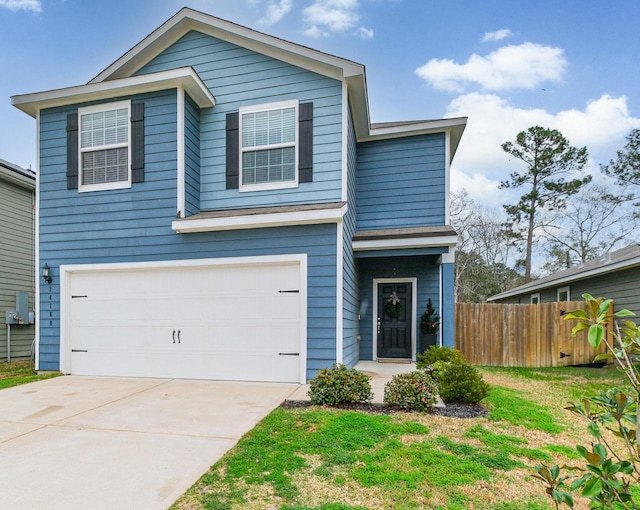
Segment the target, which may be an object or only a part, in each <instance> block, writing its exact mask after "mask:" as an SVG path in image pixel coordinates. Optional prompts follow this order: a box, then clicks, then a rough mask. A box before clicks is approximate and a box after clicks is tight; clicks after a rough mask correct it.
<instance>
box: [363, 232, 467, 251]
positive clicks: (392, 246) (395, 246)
mask: <svg viewBox="0 0 640 510" xmlns="http://www.w3.org/2000/svg"><path fill="white" fill-rule="evenodd" d="M457 240H458V238H457V236H437V237H405V238H400V239H374V240H365V241H353V242H352V243H351V247H352V248H353V251H367V250H385V249H389V250H399V249H403V248H430V247H434V246H449V247H451V248H453V247H455V246H456V243H457Z"/></svg>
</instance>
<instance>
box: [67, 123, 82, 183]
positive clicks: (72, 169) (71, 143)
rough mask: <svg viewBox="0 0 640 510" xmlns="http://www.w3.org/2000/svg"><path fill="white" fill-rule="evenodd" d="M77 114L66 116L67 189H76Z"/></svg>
mask: <svg viewBox="0 0 640 510" xmlns="http://www.w3.org/2000/svg"><path fill="white" fill-rule="evenodd" d="M78 150H79V149H78V114H77V113H70V114H68V115H67V189H78Z"/></svg>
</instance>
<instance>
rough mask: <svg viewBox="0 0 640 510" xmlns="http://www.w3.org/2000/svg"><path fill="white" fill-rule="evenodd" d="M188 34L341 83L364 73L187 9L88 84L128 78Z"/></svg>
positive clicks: (352, 64)
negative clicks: (217, 40) (288, 64)
mask: <svg viewBox="0 0 640 510" xmlns="http://www.w3.org/2000/svg"><path fill="white" fill-rule="evenodd" d="M191 30H197V31H199V32H202V33H204V34H206V35H210V36H212V37H216V38H219V39H222V40H224V41H228V42H231V43H234V44H237V45H238V46H241V47H244V48H248V49H250V50H254V51H256V52H258V53H261V54H264V55H268V56H270V57H273V58H275V59H277V60H282V61H284V62H288V63H290V64H293V65H296V66H300V67H303V68H305V69H308V70H310V71H314V72H317V73H319V74H322V75H325V76H329V77H332V78H337V79H340V77H341V76H353V75H358V74H362V73H364V66H362V65H360V64H357V63H355V62H351V61H349V60H345V59H342V58H339V57H335V56H333V55H329V54H327V53H322V52H320V51H317V50H313V49H311V48H308V47H305V46H300V45H298V44H294V43H291V42H288V41H285V40H283V39H278V38H276V37H273V36H270V35H267V34H264V33H261V32H257V31H255V30H252V29H250V28H247V27H243V26H241V25H237V24H235V23H231V22H229V21H225V20H222V19H220V18H216V17H214V16H211V15H209V14H204V13H202V12H198V11H195V10H192V9H189V8H183V9H181V10H180V11H179V12H178V13H177V14H175V15H174V16H173V17H171V18H170V19H169V20H168V21H166V22H165V23H164V24H163V25H161V26H160V27H159V28H157V29H156V30H154V31H153V32H152V33H151V34H150V35H148V36H147V37H146V38H145V39H143V40H142V41H140V42H139V43H138V44H136V45H135V46H134V47H133V48H131V49H130V50H129V51H128V52H127V53H125V54H124V55H123V56H122V57H120V58H119V59H118V60H116V61H115V62H114V63H113V64H111V65H110V66H109V67H107V68H106V69H105V70H104V71H102V72H101V73H100V74H98V76H96V77H95V78H93V79H92V80H91V81H90V83H97V82H103V81H105V80H111V79H114V78H122V77H124V76H131V75H132V74H133V73H135V71H137V70H139V69H140V68H141V67H142V66H144V65H145V64H146V63H148V62H149V61H150V60H152V59H153V58H154V57H155V56H157V55H159V54H160V53H161V52H162V51H164V50H165V49H166V48H168V47H169V46H171V45H172V44H173V43H174V42H175V41H177V40H178V39H180V38H181V37H182V36H183V35H185V34H186V33H187V32H189V31H191Z"/></svg>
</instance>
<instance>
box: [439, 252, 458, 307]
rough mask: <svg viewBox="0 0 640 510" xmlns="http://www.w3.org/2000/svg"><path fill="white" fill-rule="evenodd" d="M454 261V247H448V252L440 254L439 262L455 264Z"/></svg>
mask: <svg viewBox="0 0 640 510" xmlns="http://www.w3.org/2000/svg"><path fill="white" fill-rule="evenodd" d="M455 262H456V250H455V247H450V248H449V253H443V254H442V255H440V264H455ZM441 302H442V301H441Z"/></svg>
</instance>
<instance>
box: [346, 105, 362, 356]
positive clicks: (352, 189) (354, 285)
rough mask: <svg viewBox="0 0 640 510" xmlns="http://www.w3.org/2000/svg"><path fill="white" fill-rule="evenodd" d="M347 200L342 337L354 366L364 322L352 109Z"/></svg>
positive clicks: (358, 353)
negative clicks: (355, 245)
mask: <svg viewBox="0 0 640 510" xmlns="http://www.w3.org/2000/svg"><path fill="white" fill-rule="evenodd" d="M347 121H348V123H347V129H348V131H347V201H348V203H349V208H348V210H347V214H346V215H345V217H344V222H343V225H344V229H343V236H344V237H343V243H344V245H343V248H342V251H343V255H342V257H343V266H344V267H343V276H342V289H343V297H342V302H343V306H342V315H343V317H342V337H343V352H342V356H343V363H344V364H345V365H347V366H348V367H352V366H353V365H355V364H356V363H357V362H358V361H359V360H360V323H359V321H358V313H359V307H360V293H359V289H358V274H357V270H356V261H355V258H354V254H353V250H352V249H351V241H352V239H353V236H354V235H355V233H356V227H357V216H356V211H357V208H358V196H357V188H356V170H357V164H358V163H357V145H356V136H355V131H354V128H353V122H352V118H351V112H350V111H349V112H348V118H347Z"/></svg>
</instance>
